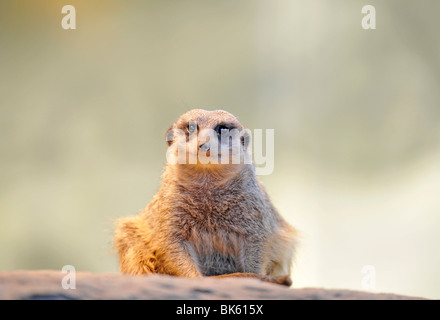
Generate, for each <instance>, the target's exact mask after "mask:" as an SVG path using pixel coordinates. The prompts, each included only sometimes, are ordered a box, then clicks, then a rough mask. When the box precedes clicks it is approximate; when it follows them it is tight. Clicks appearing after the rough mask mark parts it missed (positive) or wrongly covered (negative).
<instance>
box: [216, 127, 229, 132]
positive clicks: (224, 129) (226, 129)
mask: <svg viewBox="0 0 440 320" xmlns="http://www.w3.org/2000/svg"><path fill="white" fill-rule="evenodd" d="M216 131H217V133H218V134H226V133H228V132H229V128H228V127H227V126H225V125H219V126H218V127H217V128H216Z"/></svg>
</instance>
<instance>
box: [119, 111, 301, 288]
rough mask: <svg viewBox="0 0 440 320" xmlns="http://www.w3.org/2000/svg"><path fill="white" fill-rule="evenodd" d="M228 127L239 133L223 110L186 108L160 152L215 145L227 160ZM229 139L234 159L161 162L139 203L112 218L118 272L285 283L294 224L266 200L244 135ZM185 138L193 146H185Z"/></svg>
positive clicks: (198, 152) (199, 150)
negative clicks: (156, 181) (150, 193)
mask: <svg viewBox="0 0 440 320" xmlns="http://www.w3.org/2000/svg"><path fill="white" fill-rule="evenodd" d="M205 129H209V130H210V132H211V133H214V135H217V136H218V141H216V137H215V136H213V135H212V134H211V135H210V136H209V139H207V138H205V139H203V138H202V139H201V133H202V132H203V130H205ZM232 130H235V131H237V132H239V133H243V132H246V131H244V130H245V128H244V127H243V125H242V124H241V123H240V122H239V121H238V119H237V118H236V117H235V116H233V115H232V114H231V113H229V112H226V111H223V110H215V111H206V110H202V109H194V110H191V111H188V112H186V113H185V114H183V115H182V116H181V117H180V118H179V119H178V120H177V121H176V122H175V123H174V124H173V125H172V126H171V127H170V129H169V130H168V131H167V134H166V137H167V139H166V140H167V142H168V151H171V154H172V155H175V153H176V152H177V151H178V150H185V151H186V152H187V154H186V155H184V159H186V160H188V158H189V156H190V155H191V153H192V155H194V154H196V155H201V154H204V155H205V156H206V155H210V153H213V152H214V151H218V155H217V157H218V159H220V157H221V156H222V153H223V156H224V153H225V152H229V157H225V158H226V159H229V160H230V159H231V154H232V153H234V151H233V150H232V149H233V143H232V142H231V141H230V140H231V139H229V138H228V139H224V140H226V142H225V141H223V140H221V139H220V137H221V136H222V135H223V136H224V133H225V132H226V133H227V132H230V131H231V132H232ZM176 132H179V133H180V138H179V136H178V135H177V133H176ZM236 141H238V143H235V153H236V152H237V150H238V151H239V152H240V157H239V161H235V163H234V162H233V163H230V162H228V163H223V162H224V161H222V162H221V163H217V164H213V163H201V161H200V159H199V158H197V159H196V161H193V162H192V163H191V162H190V163H188V161H187V162H185V161H183V163H181V161H180V162H176V161H174V162H175V163H170V161H168V162H167V164H166V167H165V170H164V172H163V174H162V184H161V186H160V188H159V190H158V191H157V193H156V194H155V195H154V197H153V199H152V200H151V202H150V203H148V205H147V206H146V208H145V209H144V210H143V211H142V212H140V213H139V214H138V215H135V216H131V217H124V218H120V219H118V220H117V222H116V231H115V235H114V247H115V249H116V251H117V254H118V258H119V265H120V271H121V272H122V273H126V274H133V275H142V274H153V273H159V274H168V275H174V276H182V277H203V276H205V277H208V276H209V277H219V278H222V277H253V278H259V279H261V280H263V281H268V282H274V283H279V284H284V285H288V286H290V285H291V283H292V282H291V278H290V273H291V271H290V269H291V264H292V260H293V258H294V257H293V256H294V252H295V248H296V244H297V238H298V236H297V235H298V233H297V230H296V229H295V228H293V227H292V226H290V225H289V224H288V223H287V222H286V221H285V220H284V219H283V218H282V217H281V215H280V214H279V213H278V211H277V210H276V209H275V207H274V206H273V205H272V203H271V201H270V199H269V196H268V194H267V193H266V191H265V189H264V188H263V186H262V185H261V183H260V182H259V181H258V180H257V178H256V175H255V168H254V166H253V164H252V161H245V160H246V159H247V160H249V154H248V153H247V152H246V151H247V150H248V144H249V135H248V134H241V135H240V139H236ZM214 142H218V143H214ZM191 145H193V146H194V145H195V146H196V148H193V149H192V151H191V150H190V149H191V148H190V146H191ZM225 145H226V148H225ZM237 145H238V149H237ZM220 147H222V148H223V149H221V151H220ZM225 150H226V151H225ZM246 154H247V157H248V158H246ZM222 159H224V158H222ZM171 162H172V161H171Z"/></svg>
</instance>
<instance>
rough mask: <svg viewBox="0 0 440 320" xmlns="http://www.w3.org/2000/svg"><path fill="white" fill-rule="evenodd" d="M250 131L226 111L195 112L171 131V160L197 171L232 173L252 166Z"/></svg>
mask: <svg viewBox="0 0 440 320" xmlns="http://www.w3.org/2000/svg"><path fill="white" fill-rule="evenodd" d="M250 137H251V135H250V133H249V130H247V129H245V128H244V127H243V125H242V124H241V123H240V121H238V119H237V118H236V117H235V116H233V115H232V114H231V113H229V112H227V111H224V110H214V111H207V110H202V109H194V110H190V111H188V112H186V113H185V114H183V115H182V116H180V118H179V119H178V120H177V121H176V122H175V123H174V124H173V125H172V126H171V127H170V129H168V131H167V134H166V140H167V142H168V150H167V161H168V163H170V164H179V165H190V168H191V169H195V170H216V171H221V170H229V171H230V170H231V169H234V168H235V169H239V167H240V166H242V165H245V164H251V163H252V161H251V155H250V153H249V152H248V146H249V142H250Z"/></svg>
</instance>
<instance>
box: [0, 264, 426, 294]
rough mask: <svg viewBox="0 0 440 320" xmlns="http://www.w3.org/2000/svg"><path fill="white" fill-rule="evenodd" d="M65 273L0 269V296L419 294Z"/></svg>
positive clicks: (229, 280) (252, 281)
mask: <svg viewBox="0 0 440 320" xmlns="http://www.w3.org/2000/svg"><path fill="white" fill-rule="evenodd" d="M71 276H73V273H72V274H70V273H67V274H63V273H62V272H61V271H57V270H41V271H6V272H0V299H62V300H64V299H161V300H165V299H188V300H191V299H239V300H260V299H264V300H268V299H280V300H281V299H282V300H285V299H288V300H304V299H307V300H320V299H368V300H371V299H373V300H378V299H393V300H395V299H420V298H415V297H408V296H402V295H396V294H388V293H380V294H379V293H370V292H361V291H352V290H336V289H332V290H329V289H320V288H302V289H294V288H287V287H283V286H280V285H276V284H271V283H264V282H261V281H259V280H256V279H249V278H226V279H212V278H198V279H188V278H178V277H172V276H164V275H148V276H129V275H121V274H115V273H99V274H97V273H89V272H76V273H75V281H74V282H73V281H68V279H67V278H66V279H65V281H64V283H65V284H66V283H67V284H70V285H73V284H75V289H63V286H62V281H63V278H64V277H71ZM66 280H67V281H66ZM70 280H73V279H70Z"/></svg>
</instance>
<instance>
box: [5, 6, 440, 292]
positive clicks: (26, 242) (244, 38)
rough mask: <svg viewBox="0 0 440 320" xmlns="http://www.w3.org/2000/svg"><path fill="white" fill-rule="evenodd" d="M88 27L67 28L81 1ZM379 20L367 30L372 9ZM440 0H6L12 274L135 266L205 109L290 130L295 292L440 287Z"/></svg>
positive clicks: (280, 164) (270, 181)
mask: <svg viewBox="0 0 440 320" xmlns="http://www.w3.org/2000/svg"><path fill="white" fill-rule="evenodd" d="M67 4H70V5H73V6H75V8H76V16H77V21H76V25H77V29H76V30H63V29H62V28H61V19H62V17H63V15H62V14H61V8H62V6H63V5H67ZM366 4H372V5H374V6H375V8H376V11H377V14H376V15H377V29H376V30H363V29H362V28H361V19H362V17H363V14H362V13H361V8H362V6H363V5H366ZM439 11H440V2H438V1H435V0H432V1H429V0H424V1H421V2H420V1H419V2H417V1H404V0H399V1H398V0H389V1H369V2H368V3H367V2H364V1H352V0H334V1H328V0H314V1H310V0H284V1H273V0H271V1H269V0H238V1H237V0H222V1H202V0H200V1H186V0H182V1H169V0H166V1H165V0H161V1H123V0H118V1H111V0H106V1H97V0H96V1H86V0H84V1H78V0H69V1H67V0H65V1H62V0H56V1H55V0H45V1H43V0H41V1H25V0H2V1H1V2H0V158H1V166H0V270H15V269H59V270H61V268H62V267H63V266H64V265H67V264H71V265H74V266H75V267H76V269H77V270H83V271H92V272H117V271H118V268H117V261H116V258H115V255H114V253H113V252H112V250H111V238H112V230H113V220H114V219H115V218H117V217H121V216H125V215H133V214H136V213H138V212H139V211H140V210H141V209H142V208H143V207H144V206H145V205H146V204H147V203H148V202H149V201H150V199H151V197H152V196H153V194H154V193H155V191H156V190H157V188H158V186H159V184H160V174H161V171H162V169H163V166H164V164H165V160H166V159H165V150H166V147H165V131H166V129H167V128H168V127H169V126H170V125H171V124H172V123H173V122H174V121H175V120H176V119H177V117H178V116H179V115H180V114H182V113H184V112H185V111H187V110H189V109H191V108H207V109H225V110H228V111H230V112H231V113H233V114H235V115H236V116H237V117H238V118H239V119H240V120H241V122H242V123H244V125H246V126H247V127H248V128H251V129H253V128H263V129H265V128H270V129H275V170H274V172H273V173H272V174H271V175H268V176H262V177H261V180H262V181H263V183H264V184H265V186H266V188H267V190H268V192H269V194H270V196H271V197H272V200H273V202H274V203H275V205H276V206H277V208H278V209H279V210H280V212H281V213H282V214H283V215H284V216H285V217H286V219H287V220H288V221H289V222H291V224H293V225H294V226H296V227H297V228H298V229H300V230H301V232H302V245H301V248H300V250H299V252H298V257H297V261H296V263H295V266H294V275H293V277H294V286H295V287H306V286H318V287H328V288H348V289H355V290H362V289H363V287H362V285H361V284H362V279H363V278H364V277H365V274H363V273H362V268H363V266H365V265H372V266H374V268H375V271H376V291H379V292H394V293H400V294H408V295H417V296H424V297H431V298H440V276H439V270H440V250H439V244H440V232H439V230H440V197H439V194H440V192H439V190H440V148H439V146H440V90H439V88H440V59H439V57H440V34H439V33H438V30H440V20H439V19H438V12H439Z"/></svg>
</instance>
